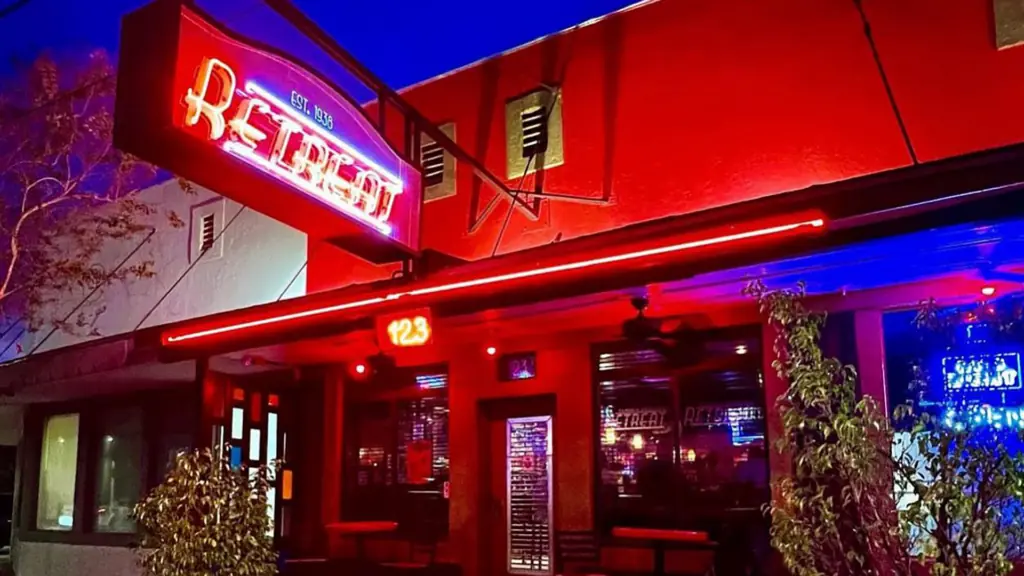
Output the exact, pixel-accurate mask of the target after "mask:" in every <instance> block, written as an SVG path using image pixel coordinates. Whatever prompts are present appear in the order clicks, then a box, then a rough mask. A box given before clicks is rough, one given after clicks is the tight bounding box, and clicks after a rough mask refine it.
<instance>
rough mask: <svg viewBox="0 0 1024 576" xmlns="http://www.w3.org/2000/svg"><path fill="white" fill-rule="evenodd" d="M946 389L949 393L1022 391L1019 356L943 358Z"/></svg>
mask: <svg viewBox="0 0 1024 576" xmlns="http://www.w3.org/2000/svg"><path fill="white" fill-rule="evenodd" d="M942 372H943V375H944V376H945V388H946V393H947V395H949V394H956V395H961V394H965V393H966V394H970V393H972V392H997V391H1003V390H1020V389H1021V374H1020V354H1018V353H1016V352H1008V353H1003V354H976V355H971V356H947V357H945V358H943V359H942Z"/></svg>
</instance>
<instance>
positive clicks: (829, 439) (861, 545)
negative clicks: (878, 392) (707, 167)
mask: <svg viewBox="0 0 1024 576" xmlns="http://www.w3.org/2000/svg"><path fill="white" fill-rule="evenodd" d="M745 292H746V293H747V294H748V295H751V296H752V297H754V298H755V299H756V300H757V302H758V304H759V306H760V309H761V312H762V313H763V314H765V315H766V316H767V318H768V321H769V323H770V325H771V326H772V327H773V328H774V329H775V331H776V335H777V337H776V341H775V343H774V350H775V354H776V360H775V361H774V362H773V364H772V365H773V367H774V368H775V370H777V371H778V373H779V376H780V377H782V378H783V379H784V380H786V381H787V382H789V387H788V389H787V392H786V393H785V394H784V395H782V396H780V397H779V399H778V411H779V415H780V416H781V419H782V435H781V437H780V438H778V439H777V441H776V447H777V448H778V449H779V450H780V452H782V453H784V454H786V455H787V456H789V457H790V458H791V459H792V462H793V473H792V474H791V475H790V476H787V477H784V478H783V479H781V480H780V481H778V482H777V483H776V484H775V485H774V486H773V498H772V503H771V505H770V512H771V517H772V528H771V536H772V545H773V546H774V547H775V548H776V549H777V550H778V551H779V552H780V553H781V555H782V558H783V561H784V562H785V564H786V567H787V568H788V569H789V570H790V571H791V572H792V573H793V574H794V575H795V576H847V575H849V576H853V575H858V576H905V575H909V574H911V570H912V563H911V559H910V554H909V550H910V547H909V545H908V542H907V540H906V538H905V537H904V535H903V532H902V530H901V529H900V524H899V517H898V515H897V513H896V503H895V499H894V497H893V484H892V465H891V460H890V458H889V457H888V451H887V450H882V449H880V447H881V446H888V445H889V443H891V440H892V431H891V428H890V426H889V423H888V419H887V418H886V417H885V415H884V413H883V411H882V410H881V409H879V407H878V405H877V404H876V403H875V401H874V400H873V399H872V398H870V397H865V398H861V399H858V398H857V394H856V385H855V384H856V378H857V375H856V370H855V369H854V368H853V367H852V366H844V365H843V364H842V363H841V362H839V361H838V360H836V359H835V358H827V357H825V355H824V354H823V353H822V350H821V346H820V344H819V341H820V338H821V328H822V326H823V325H824V323H825V315H824V314H820V313H815V312H811V311H809V310H807V309H806V308H805V307H804V305H803V303H802V299H803V296H804V288H803V286H802V285H800V286H799V287H798V288H797V289H796V290H780V291H769V290H767V289H766V288H765V286H764V285H763V284H761V283H760V282H756V283H753V284H751V285H750V286H748V287H747V289H746V290H745Z"/></svg>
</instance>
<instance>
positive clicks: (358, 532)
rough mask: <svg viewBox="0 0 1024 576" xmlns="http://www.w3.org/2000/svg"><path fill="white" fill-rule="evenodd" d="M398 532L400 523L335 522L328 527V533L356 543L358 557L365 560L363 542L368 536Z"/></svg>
mask: <svg viewBox="0 0 1024 576" xmlns="http://www.w3.org/2000/svg"><path fill="white" fill-rule="evenodd" d="M397 530H398V522H388V521H379V522H378V521H370V522H334V523H331V524H328V525H327V531H328V532H333V533H335V534H338V535H341V536H350V537H352V538H353V539H354V540H355V541H356V557H357V558H358V559H359V560H363V559H364V558H363V557H364V556H365V554H364V552H365V550H364V549H363V540H364V539H365V538H366V537H367V536H375V535H380V534H391V533H394V532H395V531H397Z"/></svg>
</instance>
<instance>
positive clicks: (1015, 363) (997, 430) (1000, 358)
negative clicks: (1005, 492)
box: [883, 302, 1024, 507]
mask: <svg viewBox="0 0 1024 576" xmlns="http://www.w3.org/2000/svg"><path fill="white" fill-rule="evenodd" d="M1010 305H1015V304H1014V303H1013V302H1010ZM990 310H992V311H993V312H994V313H995V315H997V316H998V314H999V313H1000V308H999V306H998V305H996V306H994V307H991V308H990ZM977 311H978V306H964V307H959V308H946V309H943V310H939V311H937V315H938V316H939V317H940V318H943V319H944V320H950V321H951V327H950V329H949V330H936V331H930V330H927V329H924V328H918V327H916V326H915V324H914V320H915V317H916V316H917V313H918V311H917V310H907V311H898V312H889V313H887V314H885V315H884V316H883V332H884V341H885V372H886V374H885V380H886V386H887V391H886V394H887V400H888V403H889V408H890V411H892V409H894V408H895V407H896V406H898V405H900V404H904V403H906V402H907V401H908V400H912V401H913V402H914V403H915V404H916V406H917V410H918V411H919V412H928V413H929V414H930V415H931V416H932V417H933V418H934V422H935V425H936V426H945V427H949V428H955V429H957V430H960V431H964V430H977V429H980V430H982V431H984V432H986V433H988V432H991V433H992V438H997V439H998V441H999V442H1000V443H1001V444H1002V445H1003V446H1005V447H1006V448H1008V449H1009V450H1011V451H1012V450H1016V451H1020V450H1024V444H1022V443H1021V441H1020V439H1019V437H1018V435H1017V432H1016V431H1015V430H1014V429H1015V428H1016V429H1017V430H1019V429H1021V428H1024V378H1022V376H1024V375H1022V374H1021V368H1022V367H1021V356H1022V355H1024V336H1022V334H1021V332H1020V331H1019V330H1014V329H1000V327H999V326H998V325H997V323H996V322H992V321H990V319H989V318H982V317H979V314H977ZM915 367H918V368H919V369H920V370H921V372H917V371H916V370H915ZM918 375H920V376H921V379H920V381H917V379H918ZM915 382H916V386H913V387H912V385H911V384H912V383H915ZM893 424H894V427H895V428H896V434H895V437H894V439H893V454H894V456H895V457H897V458H901V459H905V460H904V461H905V462H907V463H912V464H914V465H915V467H916V468H917V470H918V471H919V474H920V476H919V478H917V480H919V481H922V480H923V481H925V482H927V481H928V478H929V477H930V474H929V472H928V471H927V465H928V463H929V459H930V457H931V456H933V455H934V454H928V453H921V452H920V449H921V448H922V447H923V446H922V445H920V444H919V443H918V442H915V441H913V440H912V438H911V435H910V433H909V432H908V431H907V427H908V426H909V425H910V422H909V421H896V422H894V423H893ZM926 449H927V448H926ZM896 494H897V496H898V498H899V502H898V505H899V506H900V507H905V506H906V505H907V504H909V503H910V502H912V499H913V498H914V497H915V496H914V493H913V490H912V488H911V487H910V486H900V485H897V486H896Z"/></svg>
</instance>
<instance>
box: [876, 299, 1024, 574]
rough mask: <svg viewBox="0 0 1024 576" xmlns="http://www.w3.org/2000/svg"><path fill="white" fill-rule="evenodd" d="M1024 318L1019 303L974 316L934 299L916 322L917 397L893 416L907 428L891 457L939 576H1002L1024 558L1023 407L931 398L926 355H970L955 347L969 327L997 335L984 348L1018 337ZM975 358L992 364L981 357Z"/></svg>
mask: <svg viewBox="0 0 1024 576" xmlns="http://www.w3.org/2000/svg"><path fill="white" fill-rule="evenodd" d="M1020 319H1021V308H1020V304H1019V302H1014V301H1012V300H1005V301H1003V302H1001V303H989V302H981V303H979V304H978V305H977V306H975V307H973V308H972V309H968V310H962V309H955V308H954V309H942V308H939V307H938V306H937V305H936V304H935V301H934V300H931V301H928V302H924V303H922V305H921V307H920V309H919V310H918V313H917V315H916V318H915V319H914V323H915V325H916V327H917V328H918V331H919V336H920V340H921V343H922V345H923V346H922V359H918V360H915V361H914V362H913V363H912V365H911V366H910V375H911V381H910V383H909V387H910V389H911V391H912V394H911V395H910V398H909V399H908V400H907V402H906V403H904V404H902V405H900V406H898V407H897V408H896V410H895V419H896V423H897V425H900V427H901V428H902V429H901V430H900V431H899V433H898V435H897V436H898V441H897V443H896V447H895V449H894V450H893V457H894V462H895V466H894V469H895V476H896V485H897V486H898V487H899V491H900V492H901V496H902V498H901V500H902V504H903V505H902V506H901V510H900V516H901V520H902V522H903V526H904V531H905V533H906V534H907V536H908V538H910V540H911V542H912V545H913V548H914V550H915V552H916V553H918V555H919V556H920V558H921V560H922V561H923V562H927V563H928V564H930V565H931V573H932V574H933V575H934V576H954V575H956V576H1002V575H1004V574H1008V573H1009V572H1010V571H1011V570H1012V569H1013V564H1012V560H1013V559H1020V558H1021V557H1022V552H1024V550H1022V548H1021V547H1022V545H1024V505H1022V504H1024V451H1022V447H1024V424H1021V418H1020V413H1019V411H1018V410H1017V409H1016V408H1015V409H1014V410H1011V411H1009V412H1001V411H999V408H998V407H995V408H994V409H993V407H989V406H986V405H983V404H977V403H966V402H965V401H964V400H966V399H962V400H961V401H959V402H958V401H956V399H955V398H944V401H943V402H942V404H941V406H935V402H929V401H927V396H928V395H927V391H928V389H929V388H930V386H929V383H930V381H931V380H932V379H931V378H930V377H929V371H928V368H927V367H928V362H926V361H923V358H924V356H925V354H924V351H925V350H948V349H950V348H953V349H957V348H959V349H960V350H964V348H963V346H964V344H965V343H964V342H957V341H958V339H960V338H959V334H961V333H966V331H965V330H961V328H966V327H967V326H970V327H971V328H972V329H974V331H976V332H979V333H981V332H982V331H983V330H986V329H991V332H990V333H989V334H988V335H986V336H985V337H984V340H985V344H984V346H986V347H987V346H988V345H990V344H993V342H992V340H995V339H998V338H1000V337H1001V336H1009V337H1010V339H1012V340H1016V341H1020V340H1021V337H1022V336H1024V333H1022V332H1024V330H1022V328H1024V327H1022V324H1021V322H1020ZM975 358H976V362H985V361H986V360H985V355H984V354H978V355H977V356H976V357H975ZM993 410H995V412H993ZM993 419H995V421H994V422H993V421H991V420H993ZM1004 419H1005V420H1007V421H1006V422H1005V423H1004Z"/></svg>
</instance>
